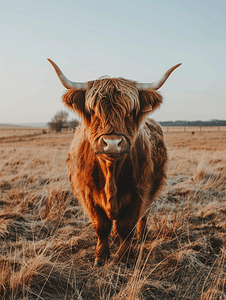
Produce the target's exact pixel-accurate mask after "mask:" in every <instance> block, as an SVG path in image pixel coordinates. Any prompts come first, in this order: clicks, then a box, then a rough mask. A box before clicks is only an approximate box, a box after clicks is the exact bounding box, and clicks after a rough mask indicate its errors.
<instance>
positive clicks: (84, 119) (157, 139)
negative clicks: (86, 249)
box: [49, 59, 180, 266]
mask: <svg viewBox="0 0 226 300" xmlns="http://www.w3.org/2000/svg"><path fill="white" fill-rule="evenodd" d="M49 61H50V63H51V64H52V65H53V67H54V69H55V71H56V73H57V75H58V77H59V79H60V81H61V82H62V84H63V85H64V87H65V88H67V89H68V91H67V92H66V93H65V94H64V95H63V102H64V104H65V105H66V106H67V107H69V108H70V109H72V110H75V111H76V112H77V114H78V115H79V116H80V119H81V122H80V126H78V128H77V130H76V132H75V136H74V139H73V142H72V145H71V148H70V152H69V155H68V160H67V163H68V171H69V179H70V182H71V186H72V189H73V192H74V194H75V195H76V197H77V198H78V200H79V201H80V203H81V204H82V206H83V207H84V208H85V209H86V211H87V213H88V215H89V216H90V218H91V220H92V223H93V226H94V229H95V232H96V234H97V238H98V241H97V247H96V255H95V266H100V265H102V264H103V262H104V261H105V260H106V259H107V258H109V255H110V252H109V243H108V240H109V235H110V232H111V229H112V225H113V223H114V228H115V230H116V231H117V234H118V236H119V238H120V248H119V251H118V259H119V260H120V261H121V262H123V263H125V262H126V261H127V259H128V257H127V255H126V254H127V253H128V252H129V261H130V260H133V258H134V255H133V251H132V249H130V251H128V249H129V248H130V245H131V240H132V234H133V229H134V228H135V227H136V226H137V234H138V238H142V237H143V236H144V234H145V233H146V230H147V225H146V221H147V215H148V208H149V206H150V205H151V203H152V202H153V201H154V200H155V199H156V198H157V197H158V196H159V194H160V192H161V190H162V187H163V186H164V184H165V180H166V163H167V151H166V147H165V144H164V140H163V133H162V130H161V127H160V126H159V125H158V124H157V123H156V122H155V121H154V120H152V119H149V118H148V115H149V114H150V112H153V111H154V110H155V109H156V108H158V107H159V106H160V104H161V103H162V97H161V95H160V94H159V93H158V92H157V90H158V89H159V88H160V87H161V86H162V85H163V83H164V82H165V81H166V80H167V78H168V77H169V75H170V74H171V73H172V72H173V71H174V70H175V69H176V68H177V67H178V66H179V65H180V64H178V65H176V66H174V67H172V68H171V69H169V70H168V71H167V72H166V73H165V74H164V76H163V77H162V78H161V79H160V80H158V81H156V82H154V83H146V84H145V83H137V82H135V81H131V80H126V79H123V78H101V79H98V80H95V81H89V82H85V83H78V82H72V81H70V80H68V79H67V78H66V77H65V76H64V74H63V73H62V71H61V70H60V69H59V67H58V66H57V65H56V64H55V63H54V62H53V61H51V60H50V59H49Z"/></svg>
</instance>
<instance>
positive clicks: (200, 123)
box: [159, 120, 226, 126]
mask: <svg viewBox="0 0 226 300" xmlns="http://www.w3.org/2000/svg"><path fill="white" fill-rule="evenodd" d="M159 124H160V125H161V126H226V120H210V121H164V122H162V121H160V122H159Z"/></svg>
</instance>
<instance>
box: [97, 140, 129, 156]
mask: <svg viewBox="0 0 226 300" xmlns="http://www.w3.org/2000/svg"><path fill="white" fill-rule="evenodd" d="M99 147H100V148H99V153H105V154H112V155H114V154H120V155H121V154H124V153H126V152H127V153H128V152H129V150H130V146H129V143H128V142H127V139H126V138H125V137H124V136H123V135H103V136H102V137H101V138H100V140H99Z"/></svg>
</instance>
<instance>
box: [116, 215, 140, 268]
mask: <svg viewBox="0 0 226 300" xmlns="http://www.w3.org/2000/svg"><path fill="white" fill-rule="evenodd" d="M136 222H137V220H136V219H132V216H130V214H128V216H126V218H124V219H120V220H117V221H116V228H117V232H118V235H119V238H120V248H119V253H118V259H119V261H120V262H122V263H125V264H126V265H130V264H131V263H132V262H133V261H134V252H133V248H132V247H131V244H132V237H133V235H134V228H135V226H136Z"/></svg>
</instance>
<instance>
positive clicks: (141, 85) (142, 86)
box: [137, 64, 181, 91]
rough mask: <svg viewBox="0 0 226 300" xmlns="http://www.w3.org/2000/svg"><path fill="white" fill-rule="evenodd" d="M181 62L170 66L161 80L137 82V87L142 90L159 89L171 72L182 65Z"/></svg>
mask: <svg viewBox="0 0 226 300" xmlns="http://www.w3.org/2000/svg"><path fill="white" fill-rule="evenodd" d="M180 65H181V64H177V65H175V66H174V67H172V68H170V69H169V70H168V71H167V72H166V73H165V74H164V75H163V76H162V77H161V78H160V79H159V80H157V81H155V82H152V83H137V89H138V90H139V91H140V90H156V91H157V90H158V89H159V88H160V87H161V86H162V85H163V84H164V82H165V81H166V80H167V78H168V77H169V76H170V74H171V73H172V72H173V71H174V70H175V69H176V68H178V67H179V66H180Z"/></svg>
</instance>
